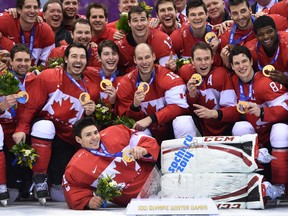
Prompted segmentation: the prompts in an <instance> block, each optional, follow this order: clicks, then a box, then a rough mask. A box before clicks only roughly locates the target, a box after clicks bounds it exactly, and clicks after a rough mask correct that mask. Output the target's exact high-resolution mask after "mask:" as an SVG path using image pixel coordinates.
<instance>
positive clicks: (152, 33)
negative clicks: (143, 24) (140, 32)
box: [116, 28, 174, 67]
mask: <svg viewBox="0 0 288 216" xmlns="http://www.w3.org/2000/svg"><path fill="white" fill-rule="evenodd" d="M147 43H148V44H149V45H150V46H151V47H152V49H153V52H154V53H155V55H156V61H157V62H159V64H161V65H162V66H165V63H166V62H167V61H168V59H169V55H170V52H171V51H172V52H173V53H174V50H173V48H172V41H171V39H170V37H169V36H168V35H167V34H165V33H163V32H161V31H159V30H157V29H151V28H149V30H148V39H147ZM116 44H117V46H118V47H119V50H120V61H119V66H121V67H123V66H124V67H131V66H134V65H135V64H134V61H133V55H134V49H135V47H136V46H137V44H136V42H135V41H134V38H133V36H132V33H131V32H130V33H128V34H127V35H126V36H125V37H124V38H122V39H121V40H119V41H116Z"/></svg>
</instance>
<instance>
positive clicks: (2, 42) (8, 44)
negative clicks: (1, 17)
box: [0, 36, 15, 52]
mask: <svg viewBox="0 0 288 216" xmlns="http://www.w3.org/2000/svg"><path fill="white" fill-rule="evenodd" d="M14 45H15V43H14V42H13V41H12V40H10V39H8V38H6V37H4V36H2V37H1V38H0V50H1V49H2V50H7V51H9V52H10V50H11V49H12V47H13V46H14Z"/></svg>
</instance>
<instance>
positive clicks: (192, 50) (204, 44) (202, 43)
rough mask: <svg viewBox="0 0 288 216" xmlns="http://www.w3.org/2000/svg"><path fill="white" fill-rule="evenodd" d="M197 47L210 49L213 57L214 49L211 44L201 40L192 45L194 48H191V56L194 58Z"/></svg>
mask: <svg viewBox="0 0 288 216" xmlns="http://www.w3.org/2000/svg"><path fill="white" fill-rule="evenodd" d="M197 49H202V50H209V51H210V53H211V56H212V58H213V50H212V48H211V47H210V46H209V44H207V43H204V42H199V43H197V44H195V45H194V46H193V47H192V49H191V57H192V59H194V52H195V51H196V50H197Z"/></svg>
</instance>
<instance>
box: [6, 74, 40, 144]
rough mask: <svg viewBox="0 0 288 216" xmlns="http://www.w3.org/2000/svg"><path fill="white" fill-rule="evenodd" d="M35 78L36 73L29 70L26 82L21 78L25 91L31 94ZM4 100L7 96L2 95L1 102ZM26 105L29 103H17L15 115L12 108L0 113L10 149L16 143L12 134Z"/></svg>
mask: <svg viewBox="0 0 288 216" xmlns="http://www.w3.org/2000/svg"><path fill="white" fill-rule="evenodd" d="M35 79H36V75H35V74H33V73H30V72H28V73H27V74H26V78H25V82H24V80H20V81H21V82H22V83H23V85H24V86H25V91H26V92H27V93H28V95H29V96H31V95H32V94H33V93H32V91H33V85H34V83H35ZM4 100H5V96H0V102H2V101H4ZM28 101H29V100H28ZM26 107H27V103H26V104H21V103H17V108H14V111H15V116H12V113H11V110H10V109H8V110H6V111H5V112H4V113H3V114H0V124H1V125H2V127H3V131H4V140H5V145H6V146H7V147H8V149H11V148H12V146H13V145H14V144H15V142H14V140H13V139H12V135H13V134H14V132H15V129H16V125H17V122H18V121H20V116H21V113H22V112H24V110H25V109H26Z"/></svg>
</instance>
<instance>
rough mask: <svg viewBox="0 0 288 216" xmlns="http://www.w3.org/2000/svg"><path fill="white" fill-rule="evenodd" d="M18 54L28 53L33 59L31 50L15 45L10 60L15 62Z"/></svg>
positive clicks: (21, 45)
mask: <svg viewBox="0 0 288 216" xmlns="http://www.w3.org/2000/svg"><path fill="white" fill-rule="evenodd" d="M18 52H26V53H27V54H29V56H30V57H31V52H30V49H29V48H28V47H27V46H26V45H24V44H15V45H14V46H13V47H12V49H11V50H10V58H11V59H12V60H13V59H14V56H15V54H16V53H18Z"/></svg>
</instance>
